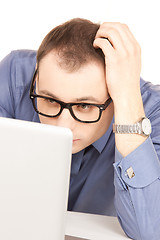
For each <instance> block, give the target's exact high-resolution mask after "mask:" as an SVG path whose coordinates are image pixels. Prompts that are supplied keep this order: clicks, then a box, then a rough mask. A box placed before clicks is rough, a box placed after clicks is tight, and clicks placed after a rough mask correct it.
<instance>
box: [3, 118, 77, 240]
mask: <svg viewBox="0 0 160 240" xmlns="http://www.w3.org/2000/svg"><path fill="white" fill-rule="evenodd" d="M71 152H72V133H71V131H70V130H69V129H66V128H61V127H55V126H51V125H44V124H39V123H32V122H27V121H21V120H14V119H7V118H0V239H3V240H22V239H23V240H28V239H29V240H41V239H43V240H44V239H47V240H51V239H52V240H53V239H56V240H62V239H64V234H65V233H64V229H65V215H66V210H67V200H68V189H69V176H70V163H71Z"/></svg>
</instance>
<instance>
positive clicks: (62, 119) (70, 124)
mask: <svg viewBox="0 0 160 240" xmlns="http://www.w3.org/2000/svg"><path fill="white" fill-rule="evenodd" d="M75 121H76V120H75V119H74V118H73V117H72V116H71V114H70V111H69V109H66V108H64V109H63V111H62V113H61V114H60V115H59V116H58V117H57V124H56V125H57V126H59V127H66V128H69V129H70V130H71V131H72V130H73V128H74V125H75Z"/></svg>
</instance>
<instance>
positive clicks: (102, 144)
mask: <svg viewBox="0 0 160 240" xmlns="http://www.w3.org/2000/svg"><path fill="white" fill-rule="evenodd" d="M113 123H114V116H113V118H112V122H111V124H110V126H109V128H108V130H107V131H106V133H105V134H104V135H103V136H102V137H101V138H99V139H98V140H97V141H95V142H94V143H92V146H93V147H94V148H95V149H96V150H97V151H98V152H99V153H101V152H102V151H103V149H104V147H105V146H106V144H107V142H108V139H109V136H110V134H111V132H112V125H113Z"/></svg>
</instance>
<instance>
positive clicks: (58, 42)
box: [37, 18, 105, 71]
mask: <svg viewBox="0 0 160 240" xmlns="http://www.w3.org/2000/svg"><path fill="white" fill-rule="evenodd" d="M99 26H100V25H99V24H95V23H93V22H91V21H89V20H86V19H81V18H75V19H72V20H70V21H68V22H65V23H63V24H61V25H59V26H57V27H55V28H54V29H52V30H51V31H50V32H49V33H48V34H47V35H46V37H45V38H44V40H43V41H42V43H41V45H40V47H39V49H38V52H37V65H38V66H39V63H40V61H41V59H42V58H43V57H44V56H46V55H47V54H48V53H49V52H51V51H52V50H55V53H56V54H58V57H59V58H58V59H59V60H60V62H59V64H60V66H61V67H62V68H65V69H67V70H69V71H74V70H77V69H79V68H80V67H81V66H82V65H83V64H86V63H88V62H90V61H100V62H102V63H103V64H104V62H105V58H104V54H103V52H102V51H101V49H95V48H94V47H93V41H94V39H95V35H96V33H97V30H98V29H99Z"/></svg>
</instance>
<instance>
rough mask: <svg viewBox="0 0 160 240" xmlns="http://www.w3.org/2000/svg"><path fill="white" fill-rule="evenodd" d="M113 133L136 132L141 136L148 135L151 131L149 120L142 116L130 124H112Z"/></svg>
mask: <svg viewBox="0 0 160 240" xmlns="http://www.w3.org/2000/svg"><path fill="white" fill-rule="evenodd" d="M113 132H114V133H137V134H140V135H143V136H149V135H150V134H151V132H152V127H151V123H150V120H149V119H148V118H146V117H143V118H142V119H141V120H140V121H139V122H137V123H135V124H132V125H119V124H113Z"/></svg>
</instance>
